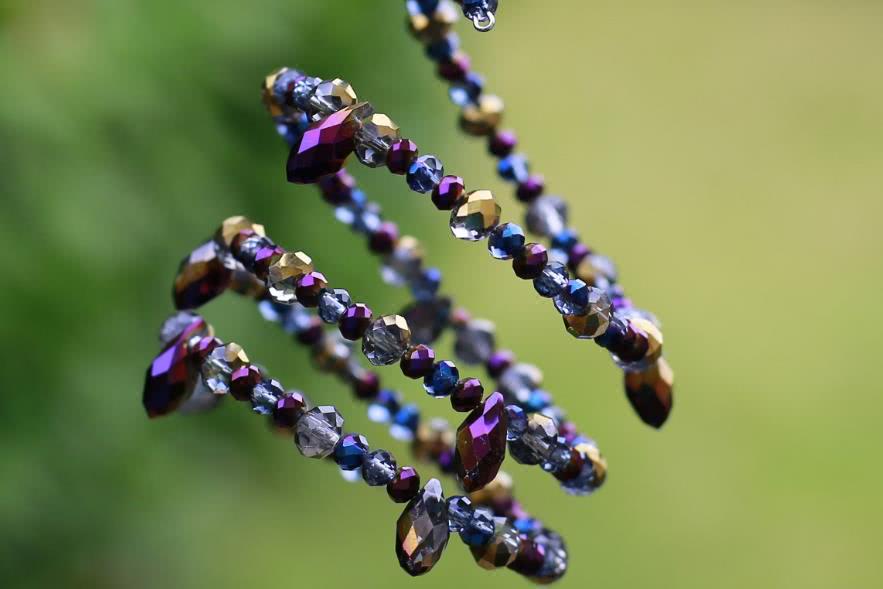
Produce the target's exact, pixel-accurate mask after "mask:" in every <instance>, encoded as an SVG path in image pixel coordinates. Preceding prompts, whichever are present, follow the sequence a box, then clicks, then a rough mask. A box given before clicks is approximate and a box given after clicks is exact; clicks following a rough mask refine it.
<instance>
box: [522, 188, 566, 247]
mask: <svg viewBox="0 0 883 589" xmlns="http://www.w3.org/2000/svg"><path fill="white" fill-rule="evenodd" d="M525 222H526V223H527V230H528V231H530V232H531V233H534V234H536V235H542V236H543V237H551V236H553V235H555V234H557V233H559V232H561V231H563V230H564V229H566V228H567V203H565V202H564V200H563V199H561V198H560V197H558V196H550V195H545V196H540V197H538V198H536V199H535V200H534V201H533V202H532V203H530V207H528V209H527V214H526V217H525Z"/></svg>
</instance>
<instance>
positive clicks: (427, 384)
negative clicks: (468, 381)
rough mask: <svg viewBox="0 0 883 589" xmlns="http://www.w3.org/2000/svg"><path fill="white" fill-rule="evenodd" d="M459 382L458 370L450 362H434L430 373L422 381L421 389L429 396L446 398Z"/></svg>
mask: <svg viewBox="0 0 883 589" xmlns="http://www.w3.org/2000/svg"><path fill="white" fill-rule="evenodd" d="M458 380H460V370H459V369H458V368H457V366H456V365H455V364H454V363H453V362H451V361H450V360H443V361H441V362H436V363H435V365H434V366H433V367H432V371H431V372H430V373H429V374H427V375H426V377H425V378H424V379H423V388H424V389H426V392H427V393H429V395H430V396H433V397H436V398H440V397H447V396H448V395H450V394H451V393H452V392H453V391H454V387H455V386H457V381H458Z"/></svg>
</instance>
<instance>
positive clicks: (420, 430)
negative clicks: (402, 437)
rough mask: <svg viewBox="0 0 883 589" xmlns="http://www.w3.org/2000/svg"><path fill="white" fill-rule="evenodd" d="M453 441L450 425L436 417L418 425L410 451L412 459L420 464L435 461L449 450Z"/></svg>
mask: <svg viewBox="0 0 883 589" xmlns="http://www.w3.org/2000/svg"><path fill="white" fill-rule="evenodd" d="M455 440H456V438H455V437H454V432H453V430H451V425H450V424H449V423H448V422H447V421H446V420H444V419H442V418H440V417H436V418H434V419H430V420H429V421H424V422H422V423H420V425H419V426H418V427H417V431H416V432H415V435H414V443H413V445H412V447H411V450H412V452H413V453H414V457H415V458H416V459H417V460H419V461H421V462H431V461H433V460H436V461H437V460H439V458H440V457H441V456H442V455H443V454H445V453H446V452H448V451H450V450H451V448H452V447H453V445H454V442H455Z"/></svg>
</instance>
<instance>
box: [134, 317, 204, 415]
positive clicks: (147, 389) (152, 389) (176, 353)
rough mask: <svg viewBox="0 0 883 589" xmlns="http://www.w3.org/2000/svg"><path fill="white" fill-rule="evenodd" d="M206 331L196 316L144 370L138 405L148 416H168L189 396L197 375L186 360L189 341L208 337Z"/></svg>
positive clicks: (201, 321)
mask: <svg viewBox="0 0 883 589" xmlns="http://www.w3.org/2000/svg"><path fill="white" fill-rule="evenodd" d="M210 329H211V328H210V327H209V326H208V325H207V324H206V323H205V321H204V320H203V319H202V318H201V317H198V316H197V317H196V318H195V319H194V320H193V321H192V322H191V323H190V324H189V325H188V326H187V327H186V328H184V330H183V331H181V333H180V334H179V335H178V337H177V338H176V339H175V340H174V341H172V342H170V343H169V344H168V345H167V347H166V348H165V349H164V350H163V351H162V352H160V354H159V355H158V356H156V357H155V358H154V359H153V362H151V363H150V365H149V366H148V367H147V373H146V374H145V376H144V389H143V391H142V396H141V403H142V405H143V406H144V410H145V411H146V412H147V416H148V417H150V418H151V419H152V418H155V417H160V416H162V415H167V414H169V413H171V412H172V411H174V410H175V409H177V408H178V407H180V406H181V405H182V404H183V403H184V402H185V401H186V400H187V398H188V397H190V395H191V394H192V393H193V391H194V389H195V387H196V384H197V381H198V380H199V373H198V371H197V370H196V369H195V366H193V362H191V361H190V358H189V352H190V350H189V342H190V340H191V339H196V338H202V337H204V336H207V335H209V331H210Z"/></svg>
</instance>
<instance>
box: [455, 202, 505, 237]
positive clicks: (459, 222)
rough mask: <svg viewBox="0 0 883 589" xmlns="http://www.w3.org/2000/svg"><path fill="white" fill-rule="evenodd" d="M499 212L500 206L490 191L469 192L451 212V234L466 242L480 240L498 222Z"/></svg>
mask: <svg viewBox="0 0 883 589" xmlns="http://www.w3.org/2000/svg"><path fill="white" fill-rule="evenodd" d="M500 212H501V209H500V205H499V204H497V200H496V199H495V198H494V195H493V193H492V192H491V191H490V190H476V191H474V192H470V193H469V195H468V196H467V197H466V199H465V200H463V201H461V203H460V204H459V206H457V207H456V208H454V210H453V211H451V223H450V225H451V233H453V234H454V237H457V238H459V239H463V240H466V241H479V240H482V239H484V238H485V237H487V236H488V235H489V234H490V232H491V231H492V230H493V229H494V227H496V226H497V224H498V223H499V222H500Z"/></svg>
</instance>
